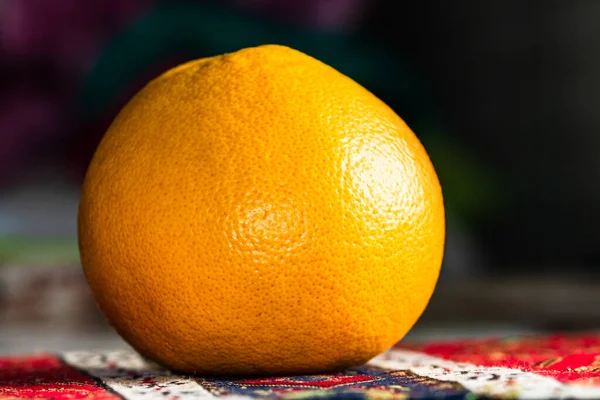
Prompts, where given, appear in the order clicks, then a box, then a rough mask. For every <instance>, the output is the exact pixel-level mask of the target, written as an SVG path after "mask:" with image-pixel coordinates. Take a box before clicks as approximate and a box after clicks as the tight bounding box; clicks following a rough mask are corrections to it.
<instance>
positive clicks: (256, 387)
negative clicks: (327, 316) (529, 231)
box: [0, 334, 600, 400]
mask: <svg viewBox="0 0 600 400" xmlns="http://www.w3.org/2000/svg"><path fill="white" fill-rule="evenodd" d="M215 397H225V398H229V399H242V398H245V399H250V398H269V399H279V398H281V399H308V398H320V399H323V398H327V399H329V398H344V399H370V398H382V399H389V398H400V399H404V398H410V399H413V398H415V399H432V398H435V399H475V398H501V399H503V398H524V399H525V398H529V399H541V398H595V399H598V398H600V335H592V334H587V335H574V336H560V335H556V336H544V337H535V336H530V337H517V338H504V339H485V340H481V339H477V340H467V341H452V342H436V343H426V344H407V343H401V344H399V345H397V346H395V347H394V348H393V349H391V350H389V351H388V352H386V353H384V354H382V355H380V356H378V357H376V358H375V359H373V360H372V361H371V362H369V363H368V364H366V365H364V366H361V367H357V368H353V369H350V370H347V371H343V372H340V373H337V374H330V375H312V376H292V377H263V378H256V377H253V378H228V377H222V378H218V379H217V378H208V377H202V376H181V375H175V374H172V373H170V372H169V371H166V370H164V369H162V368H160V367H159V366H157V365H154V364H152V363H149V362H147V361H145V360H143V359H142V358H141V357H140V356H138V355H137V354H136V353H134V352H132V351H130V350H120V351H77V352H66V353H61V354H31V355H23V356H17V357H15V356H10V357H0V399H3V400H4V399H24V398H38V399H57V400H66V399H106V400H108V399H182V400H185V399H212V398H215Z"/></svg>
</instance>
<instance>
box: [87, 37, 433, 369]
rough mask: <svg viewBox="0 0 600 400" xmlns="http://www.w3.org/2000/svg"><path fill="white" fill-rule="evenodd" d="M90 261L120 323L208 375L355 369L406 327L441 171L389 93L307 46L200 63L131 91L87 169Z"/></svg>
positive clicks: (427, 264) (423, 277) (423, 287)
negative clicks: (374, 90) (383, 95)
mask: <svg viewBox="0 0 600 400" xmlns="http://www.w3.org/2000/svg"><path fill="white" fill-rule="evenodd" d="M79 241H80V251H81V258H82V263H83V266H84V270H85V275H86V277H87V280H88V282H89V285H90V287H91V289H92V291H93V293H94V295H95V298H96V300H97V302H98V304H99V306H100V308H101V309H102V311H103V312H104V313H105V315H106V316H107V318H108V319H109V320H110V321H111V323H112V324H113V326H114V327H115V329H116V330H117V332H118V333H119V334H120V335H122V337H123V338H125V339H126V340H127V341H128V342H129V343H130V344H131V345H132V346H133V347H134V348H135V349H137V350H138V351H139V352H140V353H141V354H143V355H144V356H146V357H148V358H151V359H153V360H155V361H157V362H159V363H162V364H163V365H166V366H168V367H170V368H173V369H175V370H179V371H184V372H190V373H201V374H227V375H238V374H300V373H318V372H325V371H333V370H338V369H341V368H345V367H351V366H356V365H359V364H361V363H364V362H366V361H368V360H369V359H370V358H372V357H374V356H376V355H377V354H379V353H381V352H383V351H385V350H386V349H387V348H389V347H390V346H392V345H393V344H394V343H395V342H396V341H398V340H399V339H401V338H402V337H403V335H404V334H405V333H406V332H407V331H408V330H409V329H410V328H411V327H412V325H413V324H414V323H415V321H416V320H417V319H418V318H419V316H420V315H421V313H422V312H423V310H424V309H425V307H426V305H427V303H428V301H429V298H430V296H431V294H432V292H433V290H434V286H435V284H436V281H437V278H438V274H439V270H440V265H441V261H442V253H443V245H444V209H443V202H442V193H441V189H440V185H439V182H438V179H437V176H436V173H435V171H434V168H433V166H432V164H431V162H430V160H429V158H428V156H427V153H426V152H425V150H424V148H423V147H422V145H421V144H420V142H419V141H418V139H417V138H416V137H415V135H414V134H413V132H412V131H411V130H410V128H409V127H408V126H407V125H406V124H405V123H404V122H403V121H402V119H400V117H398V116H397V115H396V114H395V113H394V112H393V111H392V110H391V109H390V108H389V107H388V106H386V105H385V104H384V103H383V102H382V101H380V100H379V99H377V98H376V97H375V96H374V95H373V94H371V93H370V92H368V91H367V90H366V89H364V88H363V87H362V86H360V85H359V84H357V83H356V82H354V81H353V80H351V79H350V78H348V77H346V76H344V75H342V74H341V73H339V72H337V71H336V70H334V69H333V68H331V67H329V66H327V65H325V64H323V63H321V62H319V61H317V60H315V59H314V58H311V57H309V56H307V55H305V54H303V53H301V52H298V51H296V50H293V49H290V48H287V47H282V46H275V45H269V46H261V47H256V48H249V49H244V50H241V51H238V52H235V53H232V54H226V55H223V56H218V57H213V58H206V59H201V60H196V61H191V62H188V63H186V64H183V65H181V66H179V67H176V68H174V69H172V70H170V71H168V72H166V73H164V74H163V75H161V76H159V77H158V78H156V79H155V80H153V81H152V82H150V83H149V84H148V85H147V86H146V87H145V88H144V89H142V90H141V91H140V92H139V93H138V94H137V95H136V96H135V97H134V98H133V99H132V100H131V101H130V102H129V104H127V105H126V106H125V107H124V109H123V110H122V111H121V112H120V114H119V115H118V116H117V117H116V119H115V121H114V122H113V123H112V125H111V126H110V128H109V129H108V132H107V133H106V135H105V136H104V138H103V139H102V141H101V143H100V145H99V147H98V149H97V151H96V153H95V155H94V157H93V160H92V162H91V164H90V166H89V170H88V172H87V175H86V179H85V183H84V186H83V192H82V198H81V205H80V210H79Z"/></svg>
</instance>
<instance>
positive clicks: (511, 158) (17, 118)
mask: <svg viewBox="0 0 600 400" xmlns="http://www.w3.org/2000/svg"><path fill="white" fill-rule="evenodd" d="M598 20H600V1H595V0H570V1H560V0H536V1H534V0H512V1H507V0H486V1H478V0H458V1H451V2H450V1H420V2H417V1H414V2H402V1H393V0H389V1H386V0H303V1H287V0H221V1H217V0H213V1H209V0H204V1H202V0H195V1H192V0H189V1H173V0H172V1H158V0H87V1H81V0H54V1H48V0H2V1H0V351H22V350H28V349H33V348H37V347H43V346H46V347H51V348H58V347H61V346H63V347H64V346H72V345H73V342H68V343H67V342H65V339H64V338H68V337H69V336H68V335H69V334H71V332H74V331H77V332H80V333H78V335H79V337H80V341H79V342H77V343H79V344H80V345H81V346H88V345H100V344H102V343H116V342H114V340H116V339H115V337H114V335H113V334H112V333H111V331H110V330H108V329H107V328H106V324H105V323H104V321H103V319H102V318H101V317H100V316H99V315H98V312H97V311H96V309H95V307H94V305H93V302H92V301H91V300H90V296H89V293H88V291H87V288H86V286H85V283H84V281H83V279H82V276H81V272H80V269H79V265H78V262H79V261H78V253H77V239H76V213H77V203H78V191H79V186H80V184H81V181H82V178H83V175H84V173H85V169H86V166H87V163H88V161H89V160H90V157H91V156H92V154H93V151H94V149H95V147H96V145H97V143H98V141H99V139H100V138H101V136H102V134H103V132H104V131H105V129H106V128H107V126H108V124H109V123H110V122H111V120H112V118H113V117H114V116H115V114H116V113H117V112H118V110H119V109H120V107H121V106H123V105H124V104H125V102H126V101H127V100H128V99H129V98H130V96H131V95H132V94H133V93H135V92H136V91H137V90H138V89H139V88H141V87H142V86H143V85H144V84H145V83H146V82H147V81H148V80H149V79H151V78H152V77H154V76H156V75H157V74H159V73H160V72H162V71H164V70H166V69H168V68H170V67H172V66H174V65H176V64H178V63H180V62H182V61H185V60H189V59H193V58H200V57H206V56H212V55H216V54H219V53H224V52H229V51H235V50H237V49H240V48H243V47H248V46H255V45H260V44H265V43H278V44H284V45H288V46H291V47H294V48H297V49H299V50H302V51H304V52H306V53H308V54H310V55H312V56H314V57H316V58H319V59H321V60H322V61H324V62H326V63H328V64H330V65H332V66H334V67H335V68H337V69H338V70H340V71H341V72H343V73H345V74H347V75H349V76H350V77H352V78H354V79H355V80H356V81H358V82H359V83H361V84H362V85H364V86H365V87H367V88H368V89H369V90H371V91H372V92H374V93H375V94H376V95H377V96H379V97H380V98H382V99H383V100H384V101H385V102H387V103H388V104H389V105H390V106H391V107H392V108H393V109H395V110H396V112H397V113H398V114H399V115H400V116H401V117H403V118H404V119H405V120H406V121H407V122H408V124H409V125H410V126H411V127H412V128H413V130H414V131H415V132H416V133H417V135H418V136H419V138H420V139H421V141H422V142H423V143H424V145H425V147H426V148H427V150H428V152H429V154H430V156H431V158H432V161H433V163H434V164H435V166H436V170H437V172H438V174H439V176H440V179H441V181H442V186H443V189H444V196H445V201H446V211H447V223H448V237H447V246H446V258H445V261H444V268H443V273H442V276H441V280H440V284H439V286H438V290H437V291H436V294H435V295H434V298H433V300H432V303H431V305H430V307H429V308H428V310H427V312H426V313H425V315H424V317H423V318H422V320H421V321H420V322H419V324H418V325H417V328H415V330H414V331H413V332H412V333H411V337H413V338H416V339H422V338H426V337H431V336H432V335H433V336H436V335H437V336H436V337H439V336H444V335H459V336H465V335H473V334H484V335H489V334H505V333H510V332H525V331H528V330H536V331H539V330H549V329H561V330H569V329H594V328H597V327H599V326H600V318H599V317H600V292H598V290H597V287H598V285H597V284H596V282H598V280H597V278H596V276H597V272H596V269H597V267H598V265H600V247H599V246H598V244H599V243H600V229H598V226H599V225H600V204H599V203H600V185H599V184H598V181H599V178H600V157H598V153H599V151H600V135H598V134H597V131H598V130H599V129H600V112H598V111H597V110H599V109H600V24H598V23H597V21H598ZM42 326H43V329H42V328H41V327H42ZM49 329H50V330H49ZM41 332H44V333H43V334H42V333H41ZM47 332H59V334H55V335H52V334H51V333H47ZM81 332H87V336H86V335H84V334H81ZM81 335H83V336H81ZM61 338H63V339H61ZM81 338H84V339H81ZM61 340H62V341H61ZM81 340H87V342H85V341H84V342H82V341H81Z"/></svg>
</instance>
